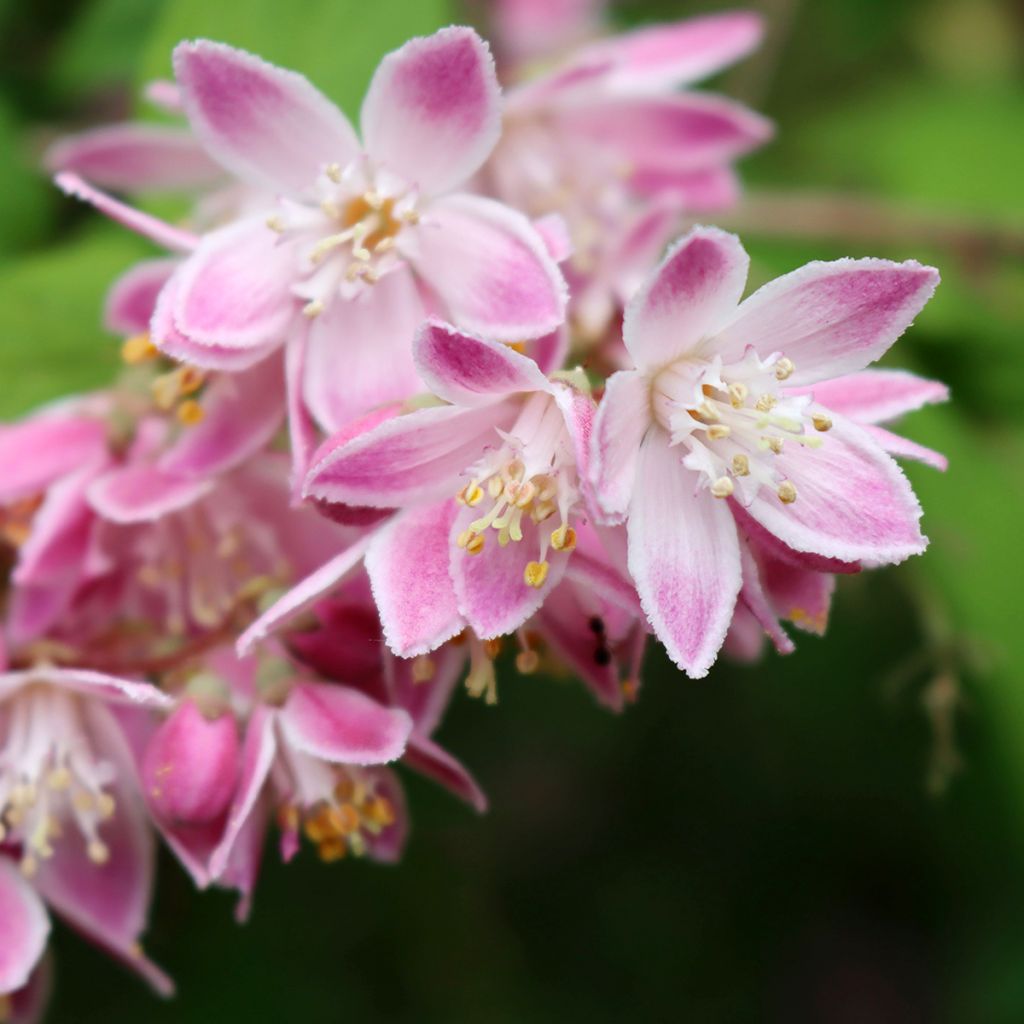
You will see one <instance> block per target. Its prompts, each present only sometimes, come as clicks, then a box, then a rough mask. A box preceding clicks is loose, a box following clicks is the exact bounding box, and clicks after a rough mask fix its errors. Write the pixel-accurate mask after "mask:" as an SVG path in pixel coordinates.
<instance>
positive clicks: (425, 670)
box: [412, 654, 437, 683]
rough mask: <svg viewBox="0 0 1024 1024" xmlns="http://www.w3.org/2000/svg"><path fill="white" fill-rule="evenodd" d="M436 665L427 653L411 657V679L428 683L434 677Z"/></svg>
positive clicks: (415, 681)
mask: <svg viewBox="0 0 1024 1024" xmlns="http://www.w3.org/2000/svg"><path fill="white" fill-rule="evenodd" d="M436 671H437V666H436V665H435V664H434V659H433V658H431V657H430V655H429V654H421V655H420V656H419V657H417V658H413V659H412V681H413V682H414V683H429V682H430V680H431V679H433V678H434V673H435V672H436Z"/></svg>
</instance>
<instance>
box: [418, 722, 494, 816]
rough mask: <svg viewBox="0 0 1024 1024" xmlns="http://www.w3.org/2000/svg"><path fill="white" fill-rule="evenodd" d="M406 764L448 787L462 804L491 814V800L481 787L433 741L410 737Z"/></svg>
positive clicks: (421, 737)
mask: <svg viewBox="0 0 1024 1024" xmlns="http://www.w3.org/2000/svg"><path fill="white" fill-rule="evenodd" d="M402 760H403V762H404V763H405V764H407V765H408V766H409V767H410V768H412V769H413V771H417V772H419V773H420V774H421V775H425V776H426V777H427V778H428V779H433V780H434V782H437V783H439V784H440V785H442V786H444V788H445V789H447V790H449V791H451V792H452V793H454V794H455V795H456V796H457V797H458V798H459V799H460V800H465V802H466V803H467V804H469V806H470V807H472V808H473V809H474V810H476V811H479V812H480V813H481V814H483V812H484V811H486V810H487V796H486V794H485V793H484V791H483V790H482V789H481V788H480V786H479V785H478V783H477V781H476V779H474V778H473V776H472V775H470V774H469V772H468V771H467V770H466V768H465V767H464V766H463V765H462V764H461V763H460V762H458V761H457V760H456V759H455V758H454V757H452V755H451V754H449V753H448V751H447V750H444V749H443V748H442V747H439V746H438V745H437V744H436V743H435V742H434V741H433V740H431V739H427V737H425V736H418V735H416V734H415V733H413V735H412V736H410V737H409V745H408V746H407V747H406V748H405V754H404V756H403V757H402Z"/></svg>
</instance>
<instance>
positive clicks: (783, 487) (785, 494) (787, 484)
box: [778, 480, 796, 505]
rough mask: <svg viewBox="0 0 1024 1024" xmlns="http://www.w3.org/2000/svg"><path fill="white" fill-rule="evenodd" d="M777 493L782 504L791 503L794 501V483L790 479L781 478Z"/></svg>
mask: <svg viewBox="0 0 1024 1024" xmlns="http://www.w3.org/2000/svg"><path fill="white" fill-rule="evenodd" d="M778 495H779V501H781V502H782V503H783V504H784V505H792V504H793V502H794V501H796V485H795V484H794V483H793V481H792V480H783V481H782V483H781V484H779V490H778Z"/></svg>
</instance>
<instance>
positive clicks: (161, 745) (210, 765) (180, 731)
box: [142, 700, 239, 825]
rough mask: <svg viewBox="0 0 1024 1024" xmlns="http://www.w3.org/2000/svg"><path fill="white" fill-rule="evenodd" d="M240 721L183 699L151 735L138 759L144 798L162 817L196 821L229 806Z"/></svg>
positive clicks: (235, 775)
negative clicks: (210, 716)
mask: <svg viewBox="0 0 1024 1024" xmlns="http://www.w3.org/2000/svg"><path fill="white" fill-rule="evenodd" d="M238 755H239V743H238V725H237V723H236V722H235V717H234V715H232V714H230V713H228V714H223V715H220V716H219V717H217V718H215V719H208V718H206V717H205V716H204V715H203V713H202V712H201V711H200V710H199V708H198V707H197V706H196V704H195V702H194V701H191V700H186V701H183V702H182V703H181V704H180V705H179V706H178V707H177V709H176V710H175V711H174V713H173V714H172V715H171V716H170V717H169V718H167V719H166V720H165V721H164V722H163V723H161V725H160V727H159V728H158V729H157V730H156V732H155V733H154V734H153V738H152V739H151V740H150V742H149V746H148V747H147V748H146V753H145V755H144V757H143V762H142V780H143V784H144V786H145V791H146V798H147V799H148V801H149V804H150V806H151V807H152V808H153V810H154V811H155V812H156V813H157V814H158V815H159V816H160V817H161V818H163V819H164V820H166V821H170V822H176V823H179V824H189V825H198V824H202V823H204V822H209V821H213V820H214V819H216V818H218V817H219V816H220V815H221V814H223V813H224V811H226V810H227V807H228V804H230V802H231V798H232V797H233V796H234V793H235V787H236V785H237V782H238Z"/></svg>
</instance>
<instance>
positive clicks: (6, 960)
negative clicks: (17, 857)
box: [0, 856, 50, 996]
mask: <svg viewBox="0 0 1024 1024" xmlns="http://www.w3.org/2000/svg"><path fill="white" fill-rule="evenodd" d="M49 937H50V921H49V918H47V916H46V911H45V910H44V909H43V904H42V903H41V902H40V899H39V897H38V896H37V895H36V894H35V892H34V891H33V890H32V886H31V885H29V884H28V882H26V881H25V879H24V877H23V876H22V874H21V872H20V871H19V870H18V868H17V866H16V864H15V863H14V861H13V860H11V859H10V858H9V857H5V856H0V996H4V995H7V994H8V993H11V992H14V991H15V990H16V989H19V988H21V987H22V986H24V985H26V984H27V983H28V979H29V976H30V975H31V974H32V971H33V969H34V968H35V966H36V964H37V963H38V962H39V958H40V957H41V956H42V955H43V951H44V950H45V949H46V942H47V940H48V939H49Z"/></svg>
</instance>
